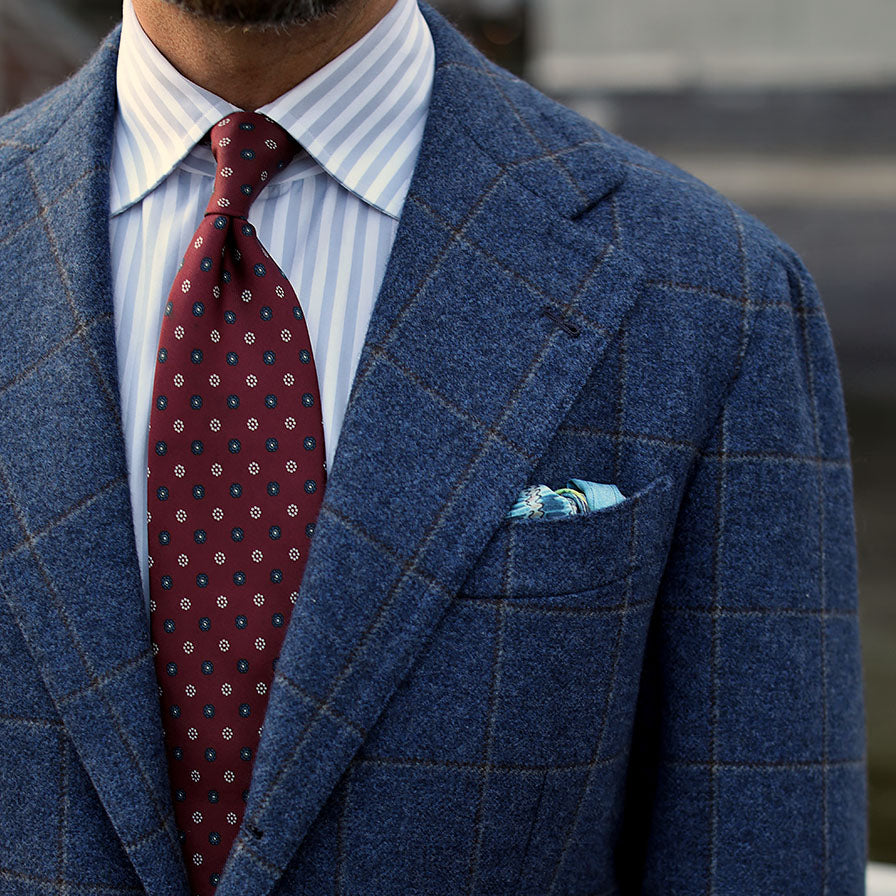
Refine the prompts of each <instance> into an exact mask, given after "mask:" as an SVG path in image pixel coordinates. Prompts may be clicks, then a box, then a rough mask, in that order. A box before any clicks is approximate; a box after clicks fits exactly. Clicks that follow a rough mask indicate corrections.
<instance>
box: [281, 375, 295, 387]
mask: <svg viewBox="0 0 896 896" xmlns="http://www.w3.org/2000/svg"><path fill="white" fill-rule="evenodd" d="M295 381H296V378H295V377H294V376H293V375H292V374H291V373H284V374H283V385H284V386H292V385H293V384H294V383H295Z"/></svg>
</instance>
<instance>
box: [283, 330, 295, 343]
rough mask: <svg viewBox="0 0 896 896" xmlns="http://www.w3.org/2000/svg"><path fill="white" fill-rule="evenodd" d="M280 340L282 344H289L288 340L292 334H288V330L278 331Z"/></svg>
mask: <svg viewBox="0 0 896 896" xmlns="http://www.w3.org/2000/svg"><path fill="white" fill-rule="evenodd" d="M280 338H281V339H282V340H283V341H284V342H289V340H290V339H292V333H290V332H289V330H281V331H280Z"/></svg>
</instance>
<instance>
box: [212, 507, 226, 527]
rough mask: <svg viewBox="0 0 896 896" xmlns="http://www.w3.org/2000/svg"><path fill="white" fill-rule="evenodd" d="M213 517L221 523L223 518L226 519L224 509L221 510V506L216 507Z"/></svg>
mask: <svg viewBox="0 0 896 896" xmlns="http://www.w3.org/2000/svg"><path fill="white" fill-rule="evenodd" d="M212 519H214V520H216V521H217V522H219V523H220V522H221V520H223V519H224V511H223V510H221V508H220V507H216V508H215V509H214V510H213V511H212Z"/></svg>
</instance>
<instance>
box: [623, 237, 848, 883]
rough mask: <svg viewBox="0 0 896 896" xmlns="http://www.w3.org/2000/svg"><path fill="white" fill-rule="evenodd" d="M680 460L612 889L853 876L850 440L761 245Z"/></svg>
mask: <svg viewBox="0 0 896 896" xmlns="http://www.w3.org/2000/svg"><path fill="white" fill-rule="evenodd" d="M751 301H752V303H753V307H752V308H751V309H750V312H751V314H752V327H751V329H750V332H749V336H748V338H746V339H745V340H744V349H743V352H742V356H741V359H740V365H739V369H738V371H737V374H736V376H735V378H734V379H733V381H732V383H731V386H730V388H729V389H728V391H727V393H726V398H725V401H724V405H723V407H722V409H721V413H720V414H719V415H718V418H717V419H716V421H715V423H714V424H713V425H712V426H711V427H710V430H709V437H708V439H707V440H706V442H705V444H704V445H703V446H702V448H701V449H700V451H699V453H698V454H697V457H696V459H695V462H694V465H693V469H692V472H691V475H690V477H689V480H688V484H687V488H686V492H685V494H684V500H683V504H682V506H681V510H680V513H679V515H678V520H677V523H676V530H675V534H674V536H673V542H672V547H671V551H670V554H669V558H668V562H667V566H666V570H665V573H664V576H663V581H662V585H661V591H660V594H659V596H658V602H657V608H656V612H655V615H654V617H653V619H652V622H651V629H650V633H649V637H648V645H647V653H646V659H645V665H644V668H643V671H642V679H641V689H640V696H639V704H638V714H637V719H636V724H635V729H634V736H633V744H632V759H631V763H630V767H629V775H628V783H627V794H628V796H627V803H626V815H625V822H624V827H623V830H624V834H623V837H622V841H621V843H620V846H619V851H618V873H619V877H620V880H621V881H623V882H624V887H623V892H627V893H650V894H673V893H674V894H737V896H750V894H757V896H758V894H771V893H787V894H790V896H801V894H807V896H808V894H818V896H821V894H839V896H854V894H861V893H864V882H863V881H864V866H865V859H866V831H865V799H866V795H865V789H866V788H865V744H864V714H863V705H862V693H861V662H860V654H859V633H858V619H857V591H856V550H855V528H854V521H853V505H852V479H851V470H850V464H849V444H848V437H847V431H846V421H845V414H844V408H843V398H842V390H841V384H840V378H839V373H838V369H837V362H836V359H835V356H834V351H833V346H832V342H831V337H830V331H829V329H828V325H827V321H826V319H825V316H824V311H823V309H822V306H821V302H820V300H819V297H818V294H817V292H816V289H815V286H814V284H813V282H812V280H811V278H810V277H809V275H808V273H807V272H806V270H805V269H804V268H803V266H802V264H801V262H800V261H799V259H797V258H796V257H795V256H794V255H793V254H792V252H790V251H789V250H787V249H786V248H781V249H779V254H778V258H777V261H776V263H775V266H774V270H773V273H772V275H771V277H770V279H769V284H768V285H767V286H766V287H763V294H762V295H757V296H755V297H753V299H751Z"/></svg>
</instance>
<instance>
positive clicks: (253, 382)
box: [246, 373, 258, 389]
mask: <svg viewBox="0 0 896 896" xmlns="http://www.w3.org/2000/svg"><path fill="white" fill-rule="evenodd" d="M246 385H247V386H248V387H249V388H250V389H254V388H255V387H256V386H257V385H258V377H257V376H255V374H254V373H250V374H249V376H247V377H246Z"/></svg>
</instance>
